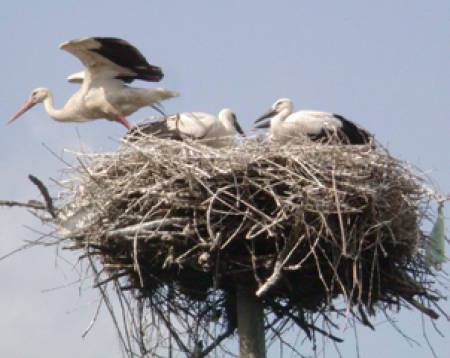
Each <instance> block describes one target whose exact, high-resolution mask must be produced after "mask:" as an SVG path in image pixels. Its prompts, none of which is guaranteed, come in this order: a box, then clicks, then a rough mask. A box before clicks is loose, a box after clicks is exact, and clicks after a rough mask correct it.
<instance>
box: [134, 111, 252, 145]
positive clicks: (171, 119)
mask: <svg viewBox="0 0 450 358" xmlns="http://www.w3.org/2000/svg"><path fill="white" fill-rule="evenodd" d="M141 133H144V134H152V135H154V136H157V137H160V138H168V139H175V140H185V139H191V140H195V141H200V142H201V143H203V144H205V145H207V146H210V147H213V148H223V147H229V146H232V145H233V144H234V139H235V136H236V134H237V133H239V134H240V135H242V136H245V133H244V131H243V130H242V128H241V126H240V125H239V122H238V120H237V118H236V115H235V114H234V113H233V112H232V111H231V109H229V108H224V109H222V110H221V111H220V112H219V114H218V116H217V117H216V116H214V115H212V114H209V113H204V112H183V113H177V114H174V115H172V116H168V117H167V118H164V119H163V120H160V121H157V122H152V123H145V124H143V125H140V126H138V127H137V128H135V129H133V130H132V131H131V132H129V134H128V137H127V139H128V140H133V139H135V138H136V137H138V136H139V135H140V134H141Z"/></svg>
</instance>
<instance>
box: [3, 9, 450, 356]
mask: <svg viewBox="0 0 450 358" xmlns="http://www.w3.org/2000/svg"><path fill="white" fill-rule="evenodd" d="M449 14H450V2H449V1H448V0H434V1H428V2H425V1H418V0H397V1H388V0H379V1H376V2H369V1H361V0H342V1H315V2H312V1H306V0H291V1H288V0H280V1H255V0H253V1H245V2H244V1H236V0H230V1H226V2H225V1H223V2H212V1H207V0H197V1H151V0H146V1H144V0H135V1H133V2H128V3H127V2H118V1H103V0H99V1H95V2H94V1H86V0H76V1H75V0H70V1H67V0H66V1H61V2H54V1H39V2H30V1H24V0H16V1H14V2H6V3H5V4H3V6H2V13H1V15H0V18H1V21H0V31H1V33H2V34H3V41H2V51H1V53H2V56H1V58H0V64H1V66H0V74H1V78H2V86H0V92H1V93H0V113H1V118H3V119H2V120H3V121H5V122H6V120H7V119H8V118H9V117H10V116H11V115H12V114H13V113H14V112H15V110H16V109H17V107H18V106H19V105H20V104H21V103H22V102H23V101H24V100H25V99H26V98H27V97H28V96H29V94H30V92H31V90H32V89H33V88H34V87H41V86H44V87H49V88H50V89H52V90H53V92H54V94H55V101H56V104H57V106H62V105H63V104H64V101H65V100H66V99H67V98H68V97H69V96H70V95H71V94H72V93H73V92H74V91H75V90H76V88H77V87H76V86H74V85H71V84H68V83H66V81H65V78H66V76H67V75H69V74H71V73H74V72H77V71H79V70H80V69H81V64H80V63H79V62H78V61H77V59H75V58H73V57H71V55H69V54H67V53H65V52H63V51H61V50H59V49H58V45H59V43H61V42H63V41H65V40H69V39H74V38H79V37H84V36H116V37H122V38H124V39H127V40H128V41H130V42H131V43H133V44H135V45H136V46H137V47H138V48H139V49H140V50H141V51H142V52H143V53H144V54H145V55H146V56H147V58H148V59H149V60H150V62H151V63H154V64H157V65H160V66H162V67H163V69H164V72H165V74H166V76H165V79H164V80H163V82H162V83H161V85H162V86H164V87H166V88H168V89H171V90H176V91H179V92H180V93H181V96H180V97H179V98H177V99H173V100H171V101H167V102H166V103H165V107H166V110H167V112H179V111H204V112H212V113H217V112H218V111H219V110H220V109H221V108H223V107H230V108H232V109H234V111H235V112H236V114H237V116H238V118H239V120H240V121H241V123H242V124H243V127H244V128H246V129H247V130H248V129H250V128H251V125H252V123H253V120H254V119H255V118H257V116H258V115H259V114H261V113H262V112H263V111H265V110H266V109H267V108H268V107H269V106H270V105H271V104H272V103H273V102H274V101H275V100H276V99H277V98H280V97H290V98H291V99H292V100H293V101H294V103H295V105H296V108H297V109H318V110H325V111H332V112H337V113H340V114H342V115H345V116H346V117H349V118H351V119H352V120H354V121H356V122H358V123H359V124H361V125H362V126H364V127H365V128H367V129H368V130H370V131H371V132H373V133H375V135H376V138H377V139H378V140H379V141H380V142H381V143H383V144H384V145H386V146H387V147H388V148H389V149H390V151H391V152H392V154H394V155H396V156H397V157H399V158H401V159H404V160H407V161H409V162H411V163H413V164H414V165H416V166H418V167H419V168H421V169H423V170H425V171H426V172H427V173H429V175H430V176H431V177H432V178H433V181H434V183H435V184H436V186H437V187H438V188H439V189H440V190H442V191H443V192H450V170H449V169H450V168H449V164H450V158H449V149H450V148H449V147H450V146H449V141H448V137H449V134H450V117H449V109H450V108H449V99H450V81H449V79H450V46H449V42H448V39H449V38H450V21H449ZM135 85H138V86H150V85H148V84H145V83H136V84H135ZM151 115H153V112H152V111H151V109H144V110H142V111H140V112H137V113H136V114H135V115H133V116H132V117H130V119H131V120H132V121H139V120H143V119H145V118H148V117H149V116H151ZM123 133H124V131H123V128H122V127H121V126H120V125H118V124H114V123H110V122H107V121H104V120H100V121H97V122H92V123H87V124H60V123H56V122H53V121H52V120H51V119H49V118H48V117H47V115H46V114H45V112H44V110H43V108H42V107H36V108H34V109H33V110H32V111H30V112H29V113H28V114H27V115H26V116H25V117H24V118H21V119H19V120H18V121H17V123H16V124H14V125H13V126H9V127H5V126H3V127H2V126H0V168H1V173H2V176H1V179H0V183H1V185H0V198H1V199H16V200H28V199H30V198H34V197H36V198H37V194H36V191H35V189H34V187H32V186H31V184H30V183H29V182H28V180H27V175H28V174H30V173H32V174H34V175H36V176H38V177H39V178H41V179H44V180H46V181H47V182H49V178H60V177H61V170H62V169H63V168H64V165H63V164H62V163H61V162H60V161H59V160H58V159H56V158H55V157H54V156H52V155H51V154H50V153H49V152H48V150H47V149H46V148H45V147H44V146H43V143H45V144H46V145H47V146H48V147H50V148H51V149H52V150H53V151H54V152H56V153H58V154H61V155H63V156H64V157H65V158H67V159H68V160H72V157H71V156H70V155H67V154H65V153H64V152H63V150H64V149H65V148H68V149H75V150H77V149H80V148H81V147H83V148H88V149H91V150H95V151H99V150H112V149H114V148H116V146H117V143H116V141H115V140H114V138H118V137H120V136H121V135H122V134H123ZM52 188H53V189H54V190H55V191H56V190H57V188H56V187H52ZM448 210H449V208H448V207H447V212H448ZM447 216H448V214H447ZM447 224H449V222H448V220H447ZM24 225H27V226H32V227H33V228H35V229H38V230H44V228H42V227H40V226H39V224H38V223H37V221H36V220H34V219H33V218H32V217H31V215H29V214H28V213H26V212H24V211H20V210H5V209H0V238H1V241H0V256H1V255H2V254H4V253H7V252H9V251H10V250H12V249H14V248H16V247H18V246H20V245H21V244H22V243H23V241H24V240H27V239H30V238H33V237H35V234H33V233H32V232H30V231H29V230H28V229H27V228H25V227H24ZM57 254H58V255H61V256H63V257H64V258H66V259H68V260H69V261H72V262H75V259H74V256H71V255H70V254H67V253H57V252H55V250H53V249H48V248H37V249H33V250H29V251H26V252H23V253H20V254H18V255H15V256H13V257H10V258H9V259H7V260H5V261H2V262H0V280H1V282H2V294H1V295H0V314H1V317H2V320H1V322H0V335H1V337H2V344H1V345H0V355H1V356H4V357H33V358H34V357H52V356H64V357H69V358H70V357H80V356H83V357H99V356H108V357H120V356H121V355H120V350H119V346H118V343H116V341H117V340H116V339H115V335H114V332H113V328H112V325H111V323H110V321H109V318H108V316H107V313H106V312H103V314H102V316H101V318H100V319H99V321H98V322H97V325H96V326H95V327H94V329H93V331H92V332H91V334H90V335H89V336H88V337H87V338H85V339H82V338H81V334H82V332H83V331H84V329H85V328H86V327H87V326H88V324H89V321H90V319H91V317H92V315H93V314H94V311H95V308H96V302H95V300H96V295H95V293H92V292H90V291H89V290H84V291H83V293H82V295H81V296H80V295H79V292H78V285H72V286H70V287H67V288H64V289H59V290H54V291H51V292H45V293H43V292H42V291H43V290H45V289H48V288H52V287H57V286H61V285H67V284H68V283H70V282H72V281H73V280H74V279H76V277H77V275H76V272H75V270H74V269H73V268H72V266H71V265H69V264H67V263H65V261H64V259H61V258H60V259H57V258H56V257H57ZM447 269H449V266H448V265H447ZM84 286H86V287H87V286H88V283H85V285H84ZM446 309H447V311H449V305H448V304H447V305H446ZM397 317H398V320H399V321H398V323H399V325H400V326H401V327H402V328H404V329H405V330H406V332H408V334H410V335H411V336H413V337H414V338H415V339H417V340H418V341H419V342H420V343H421V345H422V346H421V347H416V346H414V347H410V346H409V345H408V343H407V342H406V341H405V340H404V339H403V338H402V337H401V336H400V335H399V334H397V333H395V331H394V330H393V329H392V328H390V327H389V324H387V323H383V320H382V319H380V323H379V326H378V327H379V329H378V332H376V333H372V332H371V331H368V330H366V329H364V328H359V329H358V335H359V339H360V351H361V356H363V357H365V358H371V357H391V356H408V357H410V358H413V357H417V358H418V357H432V355H431V353H430V351H429V350H428V349H427V347H426V343H425V340H424V339H423V336H422V330H421V318H420V315H418V314H415V313H407V312H406V313H402V314H401V315H399V316H397ZM438 325H439V327H440V328H441V329H442V331H444V332H446V331H447V332H448V331H449V326H450V323H449V322H445V321H444V320H443V319H441V320H440V321H439V322H438ZM342 327H343V328H345V325H342ZM429 331H430V332H429V334H430V339H431V342H432V344H433V345H434V347H435V350H436V352H437V354H438V356H440V357H443V356H445V355H446V354H448V347H449V346H450V340H449V337H448V335H447V336H446V337H445V338H440V337H438V336H437V335H436V334H433V332H432V329H431V328H430V329H429ZM342 335H343V336H344V337H345V338H346V339H348V341H347V342H346V343H345V344H344V345H343V346H342V348H341V351H342V352H343V355H344V357H346V358H347V357H355V356H356V352H355V349H354V342H353V341H352V339H353V338H352V337H353V331H352V330H351V329H347V330H346V331H345V332H343V333H342ZM330 348H331V347H329V348H328V351H327V352H328V354H329V355H327V357H334V356H336V353H335V352H334V351H333V350H332V349H330Z"/></svg>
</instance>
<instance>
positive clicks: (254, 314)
mask: <svg viewBox="0 0 450 358" xmlns="http://www.w3.org/2000/svg"><path fill="white" fill-rule="evenodd" d="M236 305H237V316H238V331H239V347H240V352H241V353H240V358H266V340H265V335H264V310H263V306H262V304H261V301H260V299H259V298H258V297H256V295H255V292H254V290H251V289H249V288H248V287H245V286H243V285H238V287H237V292H236Z"/></svg>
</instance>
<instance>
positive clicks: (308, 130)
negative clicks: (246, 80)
mask: <svg viewBox="0 0 450 358" xmlns="http://www.w3.org/2000/svg"><path fill="white" fill-rule="evenodd" d="M293 109H294V106H293V103H292V101H291V100H290V99H288V98H281V99H279V100H277V101H276V102H275V103H274V104H273V105H272V107H271V109H270V110H269V111H268V112H266V113H265V114H263V115H262V116H261V117H259V118H258V119H257V120H256V121H255V123H258V122H261V121H263V120H264V119H267V118H271V119H270V121H268V122H263V123H261V124H260V125H257V126H256V128H267V127H270V139H271V140H272V141H275V142H279V143H282V144H284V143H287V142H288V141H290V140H292V139H295V138H298V137H301V136H303V137H304V136H307V137H309V138H310V139H311V140H325V139H329V138H330V137H331V136H336V138H338V139H339V140H340V141H341V143H343V144H366V143H369V142H370V140H371V135H370V134H369V133H367V132H366V131H365V130H364V129H362V128H360V127H358V126H357V125H355V124H354V123H352V122H351V121H349V120H348V119H346V118H344V117H342V116H340V115H338V114H335V113H329V112H319V111H299V112H294V113H293Z"/></svg>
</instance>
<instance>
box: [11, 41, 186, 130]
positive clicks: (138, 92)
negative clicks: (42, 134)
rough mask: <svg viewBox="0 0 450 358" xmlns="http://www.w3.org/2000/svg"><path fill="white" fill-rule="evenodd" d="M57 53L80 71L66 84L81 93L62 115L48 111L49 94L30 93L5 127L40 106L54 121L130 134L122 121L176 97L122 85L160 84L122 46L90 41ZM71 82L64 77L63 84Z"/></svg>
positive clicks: (152, 70)
mask: <svg viewBox="0 0 450 358" xmlns="http://www.w3.org/2000/svg"><path fill="white" fill-rule="evenodd" d="M60 48H62V49H63V50H66V51H67V52H70V53H71V54H73V55H74V56H76V57H77V58H78V59H79V60H80V61H81V62H82V63H83V65H84V66H85V69H84V71H83V72H79V73H77V74H74V75H72V76H73V79H72V82H78V83H82V85H81V88H80V89H79V90H78V92H76V93H75V94H74V95H73V96H72V97H70V99H69V100H68V101H67V103H66V104H65V105H64V107H63V108H62V109H55V108H54V105H53V95H52V93H51V92H50V90H48V89H47V88H36V89H35V90H33V92H32V94H31V97H30V98H29V99H28V100H27V101H26V102H25V103H24V105H23V106H22V107H21V108H20V109H19V110H18V111H17V113H16V114H15V115H14V116H13V117H12V118H11V119H10V120H9V121H8V123H12V122H13V121H15V120H16V119H17V118H19V117H20V116H21V115H22V114H23V113H25V112H26V111H27V110H29V109H30V108H31V107H33V106H34V105H35V104H37V103H40V102H43V103H44V106H45V109H46V111H47V113H48V114H49V116H50V117H52V118H53V119H54V120H56V121H60V122H86V121H90V120H94V119H99V118H105V119H108V120H110V121H117V122H119V123H121V124H123V125H124V126H125V127H127V128H128V129H131V128H133V127H134V126H133V125H132V124H130V123H129V122H128V121H127V119H126V118H125V116H128V115H130V114H132V113H134V112H136V111H137V110H138V109H139V108H141V107H145V106H152V107H154V106H155V105H157V104H159V102H160V101H162V100H165V99H168V98H172V97H176V96H178V93H176V92H172V91H168V90H166V89H163V88H155V89H147V88H133V87H129V86H127V85H126V83H130V82H132V81H133V80H136V79H140V80H144V81H150V82H158V81H160V80H161V79H162V78H163V72H162V70H161V68H159V67H157V66H153V65H150V64H149V63H148V62H147V60H146V59H145V57H144V56H143V55H142V54H141V53H140V52H139V50H138V49H136V48H135V47H134V46H132V45H130V44H129V43H128V42H127V41H125V40H121V39H117V38H112V37H90V38H84V39H80V40H73V41H67V42H64V43H62V44H61V45H60ZM72 76H69V81H70V80H71V77H72ZM154 108H155V107H154ZM155 109H157V107H156V108H155Z"/></svg>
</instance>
